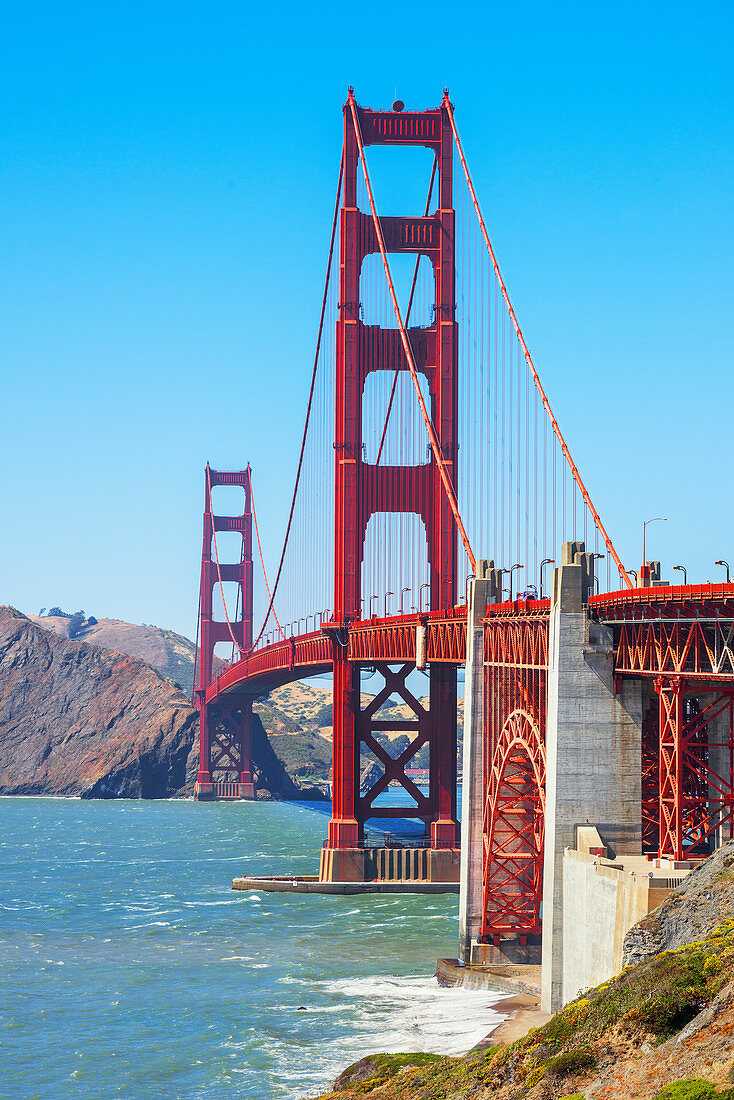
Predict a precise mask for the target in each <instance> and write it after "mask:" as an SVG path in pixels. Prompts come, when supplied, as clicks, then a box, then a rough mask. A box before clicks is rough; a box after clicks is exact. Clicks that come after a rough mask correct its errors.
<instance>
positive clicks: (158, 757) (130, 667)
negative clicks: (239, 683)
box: [0, 607, 309, 798]
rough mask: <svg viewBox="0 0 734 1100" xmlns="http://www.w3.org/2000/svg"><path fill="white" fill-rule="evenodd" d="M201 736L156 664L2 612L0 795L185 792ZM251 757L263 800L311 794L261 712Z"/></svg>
mask: <svg viewBox="0 0 734 1100" xmlns="http://www.w3.org/2000/svg"><path fill="white" fill-rule="evenodd" d="M198 737H199V726H198V714H197V712H196V711H195V710H194V708H193V707H192V706H191V705H190V703H189V701H188V699H187V698H186V696H185V695H184V694H183V692H182V691H181V690H180V688H179V687H177V686H176V685H175V684H173V683H172V682H171V681H170V680H169V679H168V678H167V677H165V676H164V675H163V674H162V673H161V672H159V671H158V670H156V669H155V668H152V667H151V666H150V665H148V664H146V663H145V662H144V661H142V660H140V659H138V658H135V657H131V656H129V655H127V654H124V653H115V652H111V651H109V650H107V649H104V648H101V647H99V646H98V645H95V644H92V643H90V642H87V641H78V640H76V639H71V638H68V637H63V636H62V635H61V634H60V633H57V632H55V631H51V630H48V629H43V628H41V627H40V626H38V625H37V624H36V623H35V622H33V621H32V620H31V619H30V618H28V617H27V616H26V615H23V614H22V613H21V612H19V611H16V610H15V609H14V608H11V607H2V608H0V794H6V795H7V794H25V795H65V796H77V797H81V798H171V797H181V796H185V795H188V794H191V792H192V791H193V785H194V781H195V778H196V772H197V767H198ZM253 758H254V763H255V766H256V769H257V772H258V789H259V791H260V792H261V793H262V794H263V795H265V796H266V797H267V794H270V795H271V796H273V797H281V798H303V797H306V796H307V795H308V794H309V792H307V791H303V790H301V789H300V788H299V787H298V786H297V785H296V784H295V783H294V782H293V780H292V779H291V778H290V776H289V775H288V773H287V771H286V769H285V767H284V766H283V764H282V763H281V761H280V760H279V759H278V757H277V756H276V754H275V752H274V751H273V749H272V747H271V745H270V743H269V741H268V738H267V735H266V733H265V730H264V729H263V726H262V723H261V722H260V719H259V718H258V717H256V718H255V721H254V723H253ZM266 792H267V793H266Z"/></svg>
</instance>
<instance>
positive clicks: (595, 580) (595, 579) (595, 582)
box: [591, 554, 605, 592]
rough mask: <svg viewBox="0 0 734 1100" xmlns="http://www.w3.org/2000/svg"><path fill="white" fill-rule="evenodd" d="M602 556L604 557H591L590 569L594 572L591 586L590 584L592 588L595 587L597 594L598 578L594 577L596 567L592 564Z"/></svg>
mask: <svg viewBox="0 0 734 1100" xmlns="http://www.w3.org/2000/svg"><path fill="white" fill-rule="evenodd" d="M604 556H605V555H604V554H592V555H591V567H592V569H593V570H594V581H593V584H592V588H594V587H596V591H597V592H598V591H599V578H598V577H597V575H596V567H595V566H594V562H595V561H597V560H598V559H600V558H603V557H604Z"/></svg>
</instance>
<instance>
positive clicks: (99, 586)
mask: <svg viewBox="0 0 734 1100" xmlns="http://www.w3.org/2000/svg"><path fill="white" fill-rule="evenodd" d="M733 25H734V9H733V8H732V6H731V4H727V3H703V4H699V5H697V6H696V7H695V8H694V7H693V6H691V5H684V4H678V3H667V4H662V3H648V4H634V5H633V4H627V3H621V4H616V5H611V4H610V5H595V6H592V5H588V4H575V3H571V4H560V5H548V4H545V3H542V4H541V3H525V4H516V5H507V4H502V5H500V4H495V3H489V4H488V3H484V4H481V5H479V4H477V5H464V6H462V7H461V8H452V7H450V6H439V5H434V4H430V3H429V4H422V5H417V4H404V5H402V6H400V7H399V8H398V7H397V6H396V5H387V4H377V5H373V6H372V7H371V8H370V9H369V10H367V9H359V11H358V13H355V11H354V9H350V8H349V7H344V6H337V5H332V4H329V3H327V4H322V5H321V6H319V7H314V6H313V5H310V6H307V5H297V6H295V5H289V4H288V3H285V4H281V5H278V6H269V5H262V4H259V5H243V4H234V3H212V4H209V5H207V6H204V5H192V4H187V3H185V2H184V3H177V4H175V5H174V4H162V3H155V2H152V3H150V2H148V3H146V4H144V5H143V4H139V3H134V2H133V3H127V4H125V5H114V4H113V5H108V6H106V7H104V8H102V7H101V6H100V5H98V4H94V5H93V4H91V3H90V4H82V3H75V2H74V0H72V2H71V3H69V4H66V5H59V4H45V3H38V4H36V5H34V6H32V7H31V6H29V5H14V6H13V8H12V9H11V8H10V7H9V6H6V9H5V12H4V19H3V35H2V42H1V43H0V51H1V56H0V82H1V85H2V88H1V91H2V102H3V111H2V122H1V127H2V129H1V131H0V142H1V147H2V168H1V170H0V224H1V232H2V239H3V260H2V265H1V268H0V281H1V282H2V288H1V290H2V293H1V294H0V299H1V301H0V366H1V368H2V378H3V382H2V386H3V391H2V404H3V413H4V415H3V430H2V436H1V443H0V446H2V448H3V452H4V455H3V468H4V477H3V479H2V487H1V488H0V494H1V500H0V506H1V507H2V514H3V517H4V523H3V532H2V542H1V543H0V555H1V560H0V570H1V572H0V576H1V590H0V600H1V601H2V602H7V603H12V604H14V605H15V606H17V607H19V608H20V609H21V610H25V611H30V612H34V611H37V610H38V608H39V607H41V606H50V605H51V604H53V603H56V604H60V605H61V606H63V607H66V608H69V609H71V610H75V609H77V608H84V609H85V610H87V611H88V612H89V613H94V614H96V615H97V616H102V615H109V616H111V617H116V618H123V619H129V620H132V621H138V622H140V621H144V622H148V623H157V624H158V625H161V626H169V627H171V628H173V629H176V630H179V631H181V632H183V633H188V634H191V633H192V632H193V630H194V618H195V612H196V599H197V581H198V558H199V552H200V539H201V535H200V523H201V497H202V468H203V466H204V463H205V461H206V460H207V459H210V460H211V461H212V463H213V464H214V465H219V466H220V467H222V468H227V467H233V468H238V467H241V466H243V465H244V464H245V463H246V462H247V461H250V462H251V463H252V464H253V468H254V471H255V476H256V478H257V486H258V501H259V507H260V512H261V523H262V527H263V535H264V539H265V545H266V548H267V550H268V551H269V554H270V556H271V557H272V556H274V553H275V550H276V548H277V545H278V542H279V539H280V537H281V533H282V524H283V521H284V513H285V508H286V499H285V498H286V497H287V495H288V492H289V486H290V483H291V479H292V475H293V470H294V464H295V459H296V455H297V446H298V438H299V436H300V431H301V424H302V416H303V408H304V401H305V395H306V391H307V386H308V378H309V372H310V360H311V357H312V354H313V342H314V336H315V326H316V321H317V311H318V305H319V300H320V294H321V283H322V277H323V267H324V259H325V249H326V246H327V243H328V231H329V226H330V219H331V209H330V208H331V205H332V203H333V191H334V184H335V177H336V172H337V169H338V158H339V150H340V143H341V105H342V103H343V101H344V97H345V91H346V88H347V85H348V84H350V83H351V84H353V85H354V86H355V89H356V93H357V96H358V99H359V101H360V102H362V103H363V104H365V105H371V106H385V105H389V104H390V103H391V101H392V99H393V98H394V94H395V89H396V88H397V91H398V94H399V96H400V97H401V98H403V99H404V100H405V101H406V103H407V104H408V105H409V106H417V107H425V106H428V105H433V104H437V103H438V102H439V101H440V98H441V91H442V89H443V87H444V85H448V86H449V88H450V90H451V97H452V100H453V102H454V103H455V105H456V115H457V120H458V122H459V125H460V128H461V131H462V136H463V139H464V143H465V146H466V150H467V154H468V156H469V158H470V162H471V165H472V168H473V172H474V175H475V179H476V183H477V187H478V190H479V193H480V196H481V200H482V204H483V208H484V212H485V215H486V217H487V221H488V224H489V228H490V233H491V234H492V237H493V240H494V243H495V247H496V249H497V252H498V255H499V258H500V262H501V264H502V266H503V270H504V273H505V276H506V279H507V282H508V285H509V287H510V292H511V294H512V297H513V300H514V304H515V307H516V310H517V313H518V316H519V318H520V320H521V323H522V325H523V327H524V329H525V332H526V335H527V338H528V342H529V344H530V346H531V348H532V350H533V353H534V355H535V359H536V362H537V365H538V367H539V369H540V372H541V375H542V377H543V379H544V382H545V384H546V386H547V389H548V391H549V394H550V397H551V400H552V402H553V404H554V406H555V407H556V409H557V412H558V416H559V419H560V420H561V423H562V425H563V427H564V429H565V431H566V434H567V436H568V438H569V441H570V443H571V446H572V450H573V452H574V454H575V456H576V459H577V461H578V463H579V466H580V467H581V469H582V471H583V474H584V476H585V478H586V480H587V482H588V483H589V485H590V487H591V489H592V492H593V495H594V498H595V500H596V503H597V506H598V508H599V510H600V512H601V514H602V515H603V517H604V519H605V521H606V523H607V525H608V527H609V529H610V531H611V533H612V536H613V538H614V539H615V542H617V543H618V546H619V548H620V551H621V553H622V556H623V557H624V558H625V560H626V561H627V563H628V564H630V565H633V564H635V565H636V564H637V562H638V560H639V558H640V555H641V525H642V520H643V519H645V518H647V517H649V516H654V515H663V516H668V517H669V519H668V523H667V524H658V525H656V526H655V527H652V528H650V530H649V542H648V552H649V556H651V557H659V558H661V559H662V561H663V568H664V573H665V574H666V575H670V566H671V565H672V564H673V563H677V562H679V561H680V562H682V563H684V564H687V565H688V569H689V580H691V581H695V580H705V579H707V578H712V579H713V578H714V577H718V576H719V575H720V573H721V571H720V570H718V569H716V568H715V567H714V566H713V565H712V562H713V560H714V559H715V558H718V557H721V556H723V557H727V555H729V556H730V557H731V559H732V562H733V564H734V518H733V517H732V512H731V508H730V504H729V478H730V469H731V462H730V453H731V447H730V437H731V427H730V423H729V420H730V418H729V415H728V412H729V408H730V405H731V401H732V369H731V368H732V328H733V327H734V326H733V323H732V290H733V289H734V275H733V274H732V256H734V216H733V212H732V195H733V194H734V180H733V179H732V176H733V174H734V173H733V171H732V147H733V143H732V137H733V134H732V131H733V129H734V126H733V120H734V112H733V110H732V81H731V56H732V29H733Z"/></svg>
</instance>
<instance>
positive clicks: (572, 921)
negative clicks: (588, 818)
mask: <svg viewBox="0 0 734 1100" xmlns="http://www.w3.org/2000/svg"><path fill="white" fill-rule="evenodd" d="M640 862H641V863H642V861H640ZM649 866H650V865H649V864H647V867H649ZM648 874H649V871H648V870H647V869H646V868H642V869H640V870H634V869H631V868H630V866H629V861H627V862H626V863H625V862H621V863H620V862H617V861H612V860H606V859H600V858H598V857H595V856H593V855H589V854H587V853H586V852H577V851H574V850H573V849H572V848H567V849H566V851H565V852H564V854H563V932H562V938H563V978H562V981H563V1004H568V1002H569V1001H572V1000H574V998H575V997H576V996H578V994H579V993H581V992H583V991H584V990H586V989H590V988H592V987H593V986H596V985H599V984H600V983H601V982H605V981H606V980H607V979H608V978H611V977H613V976H614V975H615V974H618V973H619V971H620V970H621V969H622V943H623V940H624V937H625V935H626V934H627V932H629V930H630V928H631V927H632V925H633V924H636V923H637V922H638V921H639V920H642V919H643V917H646V916H647V914H648V913H649V912H650V910H651V909H655V908H656V907H657V906H658V905H660V904H661V902H663V901H664V900H665V898H666V897H667V896H668V894H669V893H670V889H671V887H670V882H669V880H668V879H664V880H661V879H656V878H652V879H651V878H649V877H648ZM678 877H679V878H680V880H681V881H682V879H683V877H684V876H683V875H680V876H678Z"/></svg>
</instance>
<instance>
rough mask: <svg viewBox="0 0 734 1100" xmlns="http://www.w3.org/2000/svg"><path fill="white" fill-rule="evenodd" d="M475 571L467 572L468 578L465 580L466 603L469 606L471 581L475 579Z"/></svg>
mask: <svg viewBox="0 0 734 1100" xmlns="http://www.w3.org/2000/svg"><path fill="white" fill-rule="evenodd" d="M475 579H476V578H475V575H474V573H467V575H466V580H465V581H464V603H465V604H466V606H467V607H468V606H469V581H473V580H475Z"/></svg>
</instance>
